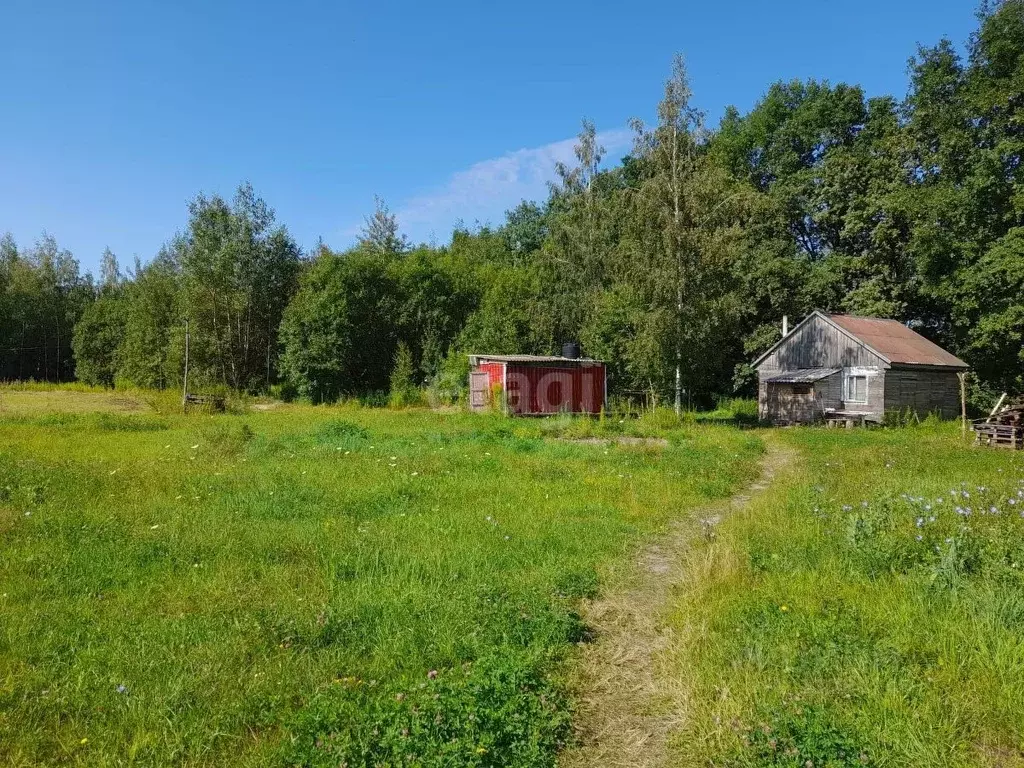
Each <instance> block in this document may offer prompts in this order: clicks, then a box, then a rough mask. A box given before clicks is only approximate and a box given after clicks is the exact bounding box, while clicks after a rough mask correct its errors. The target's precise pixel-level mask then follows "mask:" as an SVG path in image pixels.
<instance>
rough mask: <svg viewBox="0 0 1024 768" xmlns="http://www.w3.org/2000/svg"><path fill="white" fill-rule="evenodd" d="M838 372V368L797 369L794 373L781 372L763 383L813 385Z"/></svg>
mask: <svg viewBox="0 0 1024 768" xmlns="http://www.w3.org/2000/svg"><path fill="white" fill-rule="evenodd" d="M839 371H840V369H839V368H798V369H797V370H795V371H781V372H780V373H777V374H775V375H774V376H772V377H771V378H768V379H765V381H766V382H769V383H771V384H813V383H814V382H816V381H821V380H822V379H827V378H828V377H829V376H831V375H832V374H833V373H839Z"/></svg>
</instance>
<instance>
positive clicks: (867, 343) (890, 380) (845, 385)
mask: <svg viewBox="0 0 1024 768" xmlns="http://www.w3.org/2000/svg"><path fill="white" fill-rule="evenodd" d="M754 367H755V368H757V374H758V413H759V415H760V417H761V418H762V419H764V420H766V421H771V422H773V423H776V424H792V423H801V422H812V421H821V420H836V421H840V420H845V421H847V422H865V421H873V422H880V421H882V419H883V418H884V416H885V413H886V411H900V412H905V411H906V410H908V409H909V410H911V411H914V412H916V413H917V414H919V415H920V416H926V415H927V414H929V413H938V414H939V415H941V416H942V417H944V418H953V417H955V416H956V415H958V414H959V413H960V382H959V379H958V376H957V374H959V373H962V372H964V371H965V370H967V363H965V362H964V361H963V360H960V359H959V358H957V357H955V356H954V355H952V354H950V353H949V352H947V351H946V350H944V349H942V348H941V347H940V346H938V345H937V344H934V343H933V342H931V341H929V340H928V339H926V338H925V337H924V336H922V335H921V334H919V333H916V332H915V331H913V330H911V329H910V328H908V327H907V326H905V325H903V324H902V323H900V322H899V321H897V320H886V319H882V318H874V317H855V316H853V315H828V314H825V313H824V312H820V311H815V312H813V313H811V314H810V315H809V316H807V317H806V318H804V320H803V321H802V322H800V323H799V324H798V325H797V326H796V327H794V328H793V330H792V331H791V332H787V329H786V328H785V323H784V324H783V337H782V339H780V340H779V341H778V342H777V343H776V344H775V346H773V347H772V348H771V349H769V350H768V351H767V352H765V353H764V354H763V355H761V357H760V358H758V359H757V360H756V361H755V362H754Z"/></svg>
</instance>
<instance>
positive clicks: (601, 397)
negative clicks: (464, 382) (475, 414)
mask: <svg viewBox="0 0 1024 768" xmlns="http://www.w3.org/2000/svg"><path fill="white" fill-rule="evenodd" d="M469 392H470V407H471V408H472V409H474V410H483V409H486V408H501V409H502V410H504V411H505V412H506V413H509V414H514V415H520V416H540V415H544V414H553V413H589V414H598V413H600V412H601V410H602V409H603V408H604V407H605V405H606V401H607V371H606V368H605V364H604V363H603V362H602V361H600V360H589V359H587V358H570V357H556V356H542V355H470V374H469Z"/></svg>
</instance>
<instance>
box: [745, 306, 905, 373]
mask: <svg viewBox="0 0 1024 768" xmlns="http://www.w3.org/2000/svg"><path fill="white" fill-rule="evenodd" d="M886 365H887V363H886V361H885V360H883V359H882V358H880V357H879V356H878V355H876V354H875V353H874V352H872V351H871V350H869V349H867V348H866V347H865V346H864V345H863V344H861V343H860V342H859V341H856V340H855V339H852V338H850V337H849V336H848V335H847V334H845V333H843V332H842V331H841V330H839V329H838V328H836V327H835V326H834V325H832V324H830V323H827V322H825V321H824V320H822V319H821V318H820V317H813V318H811V320H810V322H808V323H806V324H805V325H803V326H801V327H799V328H797V329H795V330H794V331H793V332H792V333H791V334H789V336H787V337H786V341H785V343H784V344H782V345H781V346H780V347H779V348H778V349H776V350H775V351H773V352H772V353H771V354H770V355H768V356H767V357H766V358H765V359H764V360H762V361H761V363H760V365H759V366H758V370H763V371H766V372H767V371H772V372H774V373H779V372H781V371H793V370H796V369H798V368H849V367H865V368H866V367H885V366H886Z"/></svg>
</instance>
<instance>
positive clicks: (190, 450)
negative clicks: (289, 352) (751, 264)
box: [0, 388, 763, 766]
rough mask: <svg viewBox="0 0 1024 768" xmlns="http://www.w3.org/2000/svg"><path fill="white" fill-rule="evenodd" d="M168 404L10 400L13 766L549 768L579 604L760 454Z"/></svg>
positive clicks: (708, 429) (380, 414)
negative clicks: (184, 409) (645, 541)
mask: <svg viewBox="0 0 1024 768" xmlns="http://www.w3.org/2000/svg"><path fill="white" fill-rule="evenodd" d="M173 400H174V398H173V397H171V396H166V397H164V396H157V397H155V398H148V397H147V396H145V395H144V394H140V393H134V394H131V393H129V394H123V393H103V392H97V391H91V390H88V389H84V388H81V389H78V390H77V391H75V389H74V388H68V389H67V390H65V391H61V392H47V391H30V390H14V389H11V388H5V389H2V390H0V546H2V557H0V764H3V765H10V766H35V765H119V766H120V765H177V766H206V765H232V766H238V765H241V766H245V765H275V764H277V765H314V766H320V765H324V766H327V765H330V766H338V765H346V766H363V765H366V766H370V765H424V766H427V765H431V766H433V765H445V766H463V765H467V766H469V765H479V766H498V765H502V766H505V765H512V766H535V765H551V764H553V762H554V759H555V757H554V756H555V753H556V751H557V749H558V748H559V747H560V746H561V745H562V744H563V743H564V741H565V740H566V738H567V737H568V735H569V733H570V731H569V727H568V717H569V714H570V711H571V702H570V701H568V699H567V694H566V690H567V685H566V681H565V680H564V679H563V677H564V674H565V669H566V665H565V664H563V661H564V660H565V658H566V656H567V654H568V653H570V652H571V649H572V648H573V644H574V643H576V642H579V641H582V640H585V639H586V636H587V629H586V627H584V626H583V625H582V623H581V621H580V619H579V616H578V614H577V612H576V608H577V606H578V603H579V600H580V599H581V598H582V597H585V596H588V595H592V594H594V593H595V592H596V591H597V590H598V589H599V588H600V585H601V583H602V581H603V580H604V579H605V578H606V577H607V576H608V575H609V574H610V573H613V572H614V571H615V570H616V569H617V568H622V567H626V566H627V564H628V562H629V558H628V554H629V553H630V552H631V551H633V549H634V547H635V546H636V545H637V543H638V542H639V541H640V540H641V539H642V538H644V537H647V536H650V535H652V534H654V533H656V532H657V531H659V530H661V529H662V527H663V526H664V524H665V523H666V522H667V521H668V520H669V519H671V518H673V517H678V516H680V515H685V514H687V513H688V511H689V510H691V509H693V508H694V507H696V506H698V505H700V504H702V503H705V502H706V501H708V500H711V499H717V498H722V497H725V496H728V495H729V494H731V493H732V492H733V491H734V490H735V489H736V488H737V487H739V486H741V485H742V484H744V483H745V482H748V481H749V480H750V479H751V478H752V477H753V476H754V475H755V474H756V472H757V461H758V459H759V457H760V454H761V451H762V449H763V445H762V442H761V440H760V439H759V438H758V436H757V435H756V434H754V433H751V432H741V431H739V430H736V429H734V428H729V427H725V426H716V425H699V424H687V425H684V426H680V425H678V424H676V423H675V422H674V421H673V420H671V419H670V420H667V421H665V420H664V419H661V418H659V417H653V418H647V419H641V420H639V421H633V422H629V423H625V424H618V423H613V424H600V423H597V422H578V421H573V420H562V419H554V420H549V421H530V420H514V421H513V420H508V419H504V418H501V417H497V416H486V415H483V416H481V415H470V414H465V413H456V412H453V413H434V412H429V411H426V410H416V411H406V412H396V411H388V410H383V409H367V408H359V407H355V406H338V407H319V408H312V407H305V406H297V405H296V406H281V407H276V408H273V409H268V410H261V411H251V412H248V413H246V414H245V415H216V416H210V415H201V414H195V415H188V416H184V415H180V414H177V413H175V412H174V408H173ZM617 432H625V433H627V434H628V435H629V436H631V437H633V438H634V439H632V440H630V441H623V442H608V441H607V440H605V439H603V438H604V437H605V436H607V435H608V434H611V433H617ZM574 437H575V438H589V439H583V440H568V439H566V438H574ZM650 437H657V438H659V439H658V440H649V439H646V438H650Z"/></svg>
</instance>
